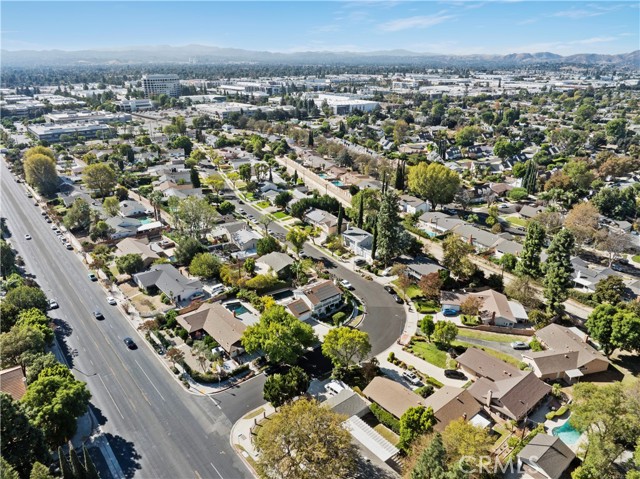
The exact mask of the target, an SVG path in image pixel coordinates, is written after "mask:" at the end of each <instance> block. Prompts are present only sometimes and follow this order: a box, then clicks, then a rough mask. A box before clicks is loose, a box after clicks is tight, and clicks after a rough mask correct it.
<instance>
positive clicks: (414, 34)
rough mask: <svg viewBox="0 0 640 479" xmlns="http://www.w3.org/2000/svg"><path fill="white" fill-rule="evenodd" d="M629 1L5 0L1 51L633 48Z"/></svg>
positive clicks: (635, 9) (639, 44)
mask: <svg viewBox="0 0 640 479" xmlns="http://www.w3.org/2000/svg"><path fill="white" fill-rule="evenodd" d="M639 6H640V2H638V1H637V0H629V1H615V0H612V1H594V2H590V1H588V0H582V1H544V0H536V1H534V0H531V1H520V0H504V1H493V0H489V1H475V0H455V1H436V0H434V1H394V0H392V1H367V0H360V1H321V2H320V1H290V2H275V1H233V2H231V1H226V2H225V1H195V2H187V1H181V2H176V1H138V2H111V1H92V0H84V1H70V2H59V1H40V2H35V1H28V0H26V1H25V0H22V1H15V2H12V1H6V0H3V1H2V2H1V3H0V10H1V17H2V19H1V29H2V32H1V37H0V38H1V42H2V48H3V49H6V50H50V49H61V50H85V49H111V48H124V47H131V46H139V45H172V46H181V45H189V44H201V45H210V46H217V47H229V48H241V49H246V50H259V51H264V50H268V51H274V52H276V51H277V52H296V51H352V52H366V51H380V50H395V49H403V50H411V51H415V52H423V53H441V54H507V53H522V52H541V51H549V52H553V53H558V54H561V55H571V54H575V53H609V54H613V53H627V52H630V51H633V50H638V49H640V9H639Z"/></svg>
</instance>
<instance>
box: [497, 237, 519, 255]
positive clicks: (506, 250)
mask: <svg viewBox="0 0 640 479" xmlns="http://www.w3.org/2000/svg"><path fill="white" fill-rule="evenodd" d="M520 253H522V245H521V244H520V243H517V242H516V241H511V240H507V239H502V240H499V241H498V242H497V243H496V244H495V245H494V246H493V255H494V256H495V257H496V259H500V258H502V257H503V256H504V255H505V254H512V255H514V256H520Z"/></svg>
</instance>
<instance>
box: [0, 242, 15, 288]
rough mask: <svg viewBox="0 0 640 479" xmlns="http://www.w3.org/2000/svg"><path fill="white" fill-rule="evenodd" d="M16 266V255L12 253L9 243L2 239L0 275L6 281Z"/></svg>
mask: <svg viewBox="0 0 640 479" xmlns="http://www.w3.org/2000/svg"><path fill="white" fill-rule="evenodd" d="M15 266H16V253H15V251H13V249H12V248H11V246H10V245H9V243H7V242H6V241H5V240H4V239H0V273H1V274H0V275H1V276H2V278H3V279H6V278H7V276H9V275H10V274H11V273H13V271H15Z"/></svg>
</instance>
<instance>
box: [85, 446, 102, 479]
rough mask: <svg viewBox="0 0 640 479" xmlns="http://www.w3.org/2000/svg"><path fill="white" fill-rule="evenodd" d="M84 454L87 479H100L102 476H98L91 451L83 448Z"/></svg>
mask: <svg viewBox="0 0 640 479" xmlns="http://www.w3.org/2000/svg"><path fill="white" fill-rule="evenodd" d="M82 452H83V455H84V470H85V472H86V477H87V479H100V474H98V470H97V469H96V466H95V464H94V463H93V460H92V459H91V456H89V451H88V450H87V448H86V447H85V446H82Z"/></svg>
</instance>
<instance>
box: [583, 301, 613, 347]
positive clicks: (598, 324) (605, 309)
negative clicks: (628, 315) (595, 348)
mask: <svg viewBox="0 0 640 479" xmlns="http://www.w3.org/2000/svg"><path fill="white" fill-rule="evenodd" d="M617 311H618V310H617V309H616V307H615V306H612V305H610V304H600V305H598V306H597V307H596V308H595V309H594V310H593V312H592V313H591V314H590V315H589V317H588V318H587V322H586V323H585V326H586V327H587V330H588V331H589V335H590V336H591V337H592V338H593V339H595V340H596V341H598V344H600V347H601V348H602V349H603V351H604V353H605V354H606V355H607V356H609V355H610V354H611V353H612V352H613V350H614V349H615V347H614V345H613V343H612V341H611V334H612V332H613V321H612V319H613V316H614V315H615V314H616V312H617Z"/></svg>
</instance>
